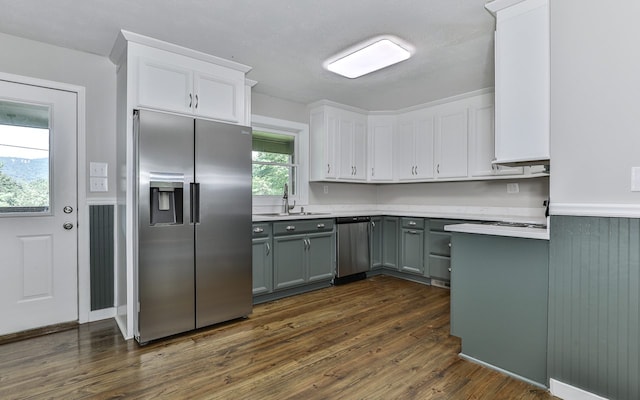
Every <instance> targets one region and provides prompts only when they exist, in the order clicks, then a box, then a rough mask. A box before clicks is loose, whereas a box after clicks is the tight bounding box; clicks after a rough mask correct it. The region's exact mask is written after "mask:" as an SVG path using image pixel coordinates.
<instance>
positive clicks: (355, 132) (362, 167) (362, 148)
mask: <svg viewBox="0 0 640 400" xmlns="http://www.w3.org/2000/svg"><path fill="white" fill-rule="evenodd" d="M309 146H310V147H309V150H310V151H309V157H310V170H309V180H311V181H323V180H338V181H365V180H366V179H367V117H366V115H364V114H361V113H357V112H353V111H348V110H344V109H340V108H338V107H334V106H331V105H326V104H323V105H319V106H316V107H313V108H312V109H311V112H310V127H309Z"/></svg>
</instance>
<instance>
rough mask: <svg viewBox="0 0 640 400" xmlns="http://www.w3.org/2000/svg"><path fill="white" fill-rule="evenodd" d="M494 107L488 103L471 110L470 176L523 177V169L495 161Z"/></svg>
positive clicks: (491, 103)
mask: <svg viewBox="0 0 640 400" xmlns="http://www.w3.org/2000/svg"><path fill="white" fill-rule="evenodd" d="M494 109H495V107H494V105H493V102H492V101H491V102H487V103H485V104H481V105H475V106H473V107H472V108H471V110H470V116H469V118H470V120H471V122H470V137H469V175H470V176H472V177H482V176H493V175H522V174H523V168H522V167H504V166H501V165H496V164H494V163H493V161H494V160H495V141H494V139H495V137H494Z"/></svg>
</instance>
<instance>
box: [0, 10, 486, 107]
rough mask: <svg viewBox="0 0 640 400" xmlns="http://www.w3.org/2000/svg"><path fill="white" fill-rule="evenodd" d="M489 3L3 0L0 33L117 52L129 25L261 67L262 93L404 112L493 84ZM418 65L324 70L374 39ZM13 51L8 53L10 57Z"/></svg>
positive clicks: (256, 72)
mask: <svg viewBox="0 0 640 400" xmlns="http://www.w3.org/2000/svg"><path fill="white" fill-rule="evenodd" d="M485 2H486V1H485V0H135V1H131V0H56V1H51V0H24V1H15V0H0V9H1V10H2V13H0V32H3V33H7V34H10V35H15V36H20V37H24V38H28V39H33V40H37V41H41V42H46V43H50V44H54V45H58V46H62V47H67V48H71V49H75V50H80V51H84V52H89V53H94V54H99V55H102V56H108V55H109V53H110V52H111V48H112V47H113V44H114V43H115V40H116V36H117V35H118V32H119V30H120V29H125V30H129V31H131V32H135V33H139V34H142V35H146V36H150V37H153V38H156V39H160V40H164V41H167V42H171V43H175V44H178V45H181V46H185V47H188V48H192V49H195V50H199V51H202V52H205V53H209V54H213V55H215V56H218V57H222V58H226V59H230V60H234V61H237V62H239V63H242V64H246V65H248V66H251V67H253V69H252V70H251V72H249V74H248V75H247V76H248V77H249V78H250V79H253V80H256V81H258V85H256V86H255V87H254V92H258V93H263V94H266V95H270V96H274V97H279V98H282V99H287V100H292V101H296V102H301V103H305V104H307V103H311V102H314V101H317V100H321V99H328V100H332V101H336V102H339V103H343V104H348V105H351V106H355V107H360V108H364V109H366V110H397V109H400V108H405V107H409V106H412V105H416V104H421V103H426V102H429V101H432V100H437V99H441V98H445V97H449V96H453V95H457V94H461V93H466V92H469V91H473V90H477V89H482V88H486V87H491V86H493V75H494V73H493V69H494V67H493V31H494V28H495V20H494V18H493V17H492V16H491V15H490V14H489V12H487V11H486V10H485V9H484V4H485ZM381 34H390V35H395V36H398V37H399V38H401V39H403V40H405V41H407V42H409V43H411V44H413V45H414V46H415V54H414V56H413V57H412V58H410V59H409V60H408V61H405V62H402V63H400V64H396V65H394V66H391V67H388V68H386V69H384V70H381V71H378V72H374V73H371V74H369V75H366V76H364V77H361V78H358V79H347V78H343V77H340V76H338V75H335V74H333V73H331V72H328V71H326V70H324V69H323V68H322V63H323V61H325V59H327V58H329V57H331V56H332V55H334V54H336V53H338V52H340V51H342V50H344V49H346V48H348V47H350V46H352V45H354V44H356V43H358V42H360V41H363V40H366V39H368V38H370V37H372V36H376V35H381ZM3 56H6V55H3Z"/></svg>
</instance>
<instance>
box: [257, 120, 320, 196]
mask: <svg viewBox="0 0 640 400" xmlns="http://www.w3.org/2000/svg"><path fill="white" fill-rule="evenodd" d="M251 119H252V127H253V141H252V142H253V144H252V149H253V152H252V160H253V161H252V163H253V184H252V191H253V205H254V207H255V206H280V205H282V196H283V194H284V185H285V184H287V185H288V188H289V202H290V203H291V204H293V202H294V201H295V202H296V205H306V204H307V202H308V201H307V198H308V191H309V176H308V167H307V159H308V157H309V144H308V143H309V126H308V125H307V124H301V123H298V122H292V121H287V120H281V119H276V118H270V117H263V116H260V115H252V117H251Z"/></svg>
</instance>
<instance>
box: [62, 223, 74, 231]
mask: <svg viewBox="0 0 640 400" xmlns="http://www.w3.org/2000/svg"><path fill="white" fill-rule="evenodd" d="M62 227H63V228H64V229H66V230H71V229H73V224H72V223H71V222H65V223H64V224H62Z"/></svg>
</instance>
